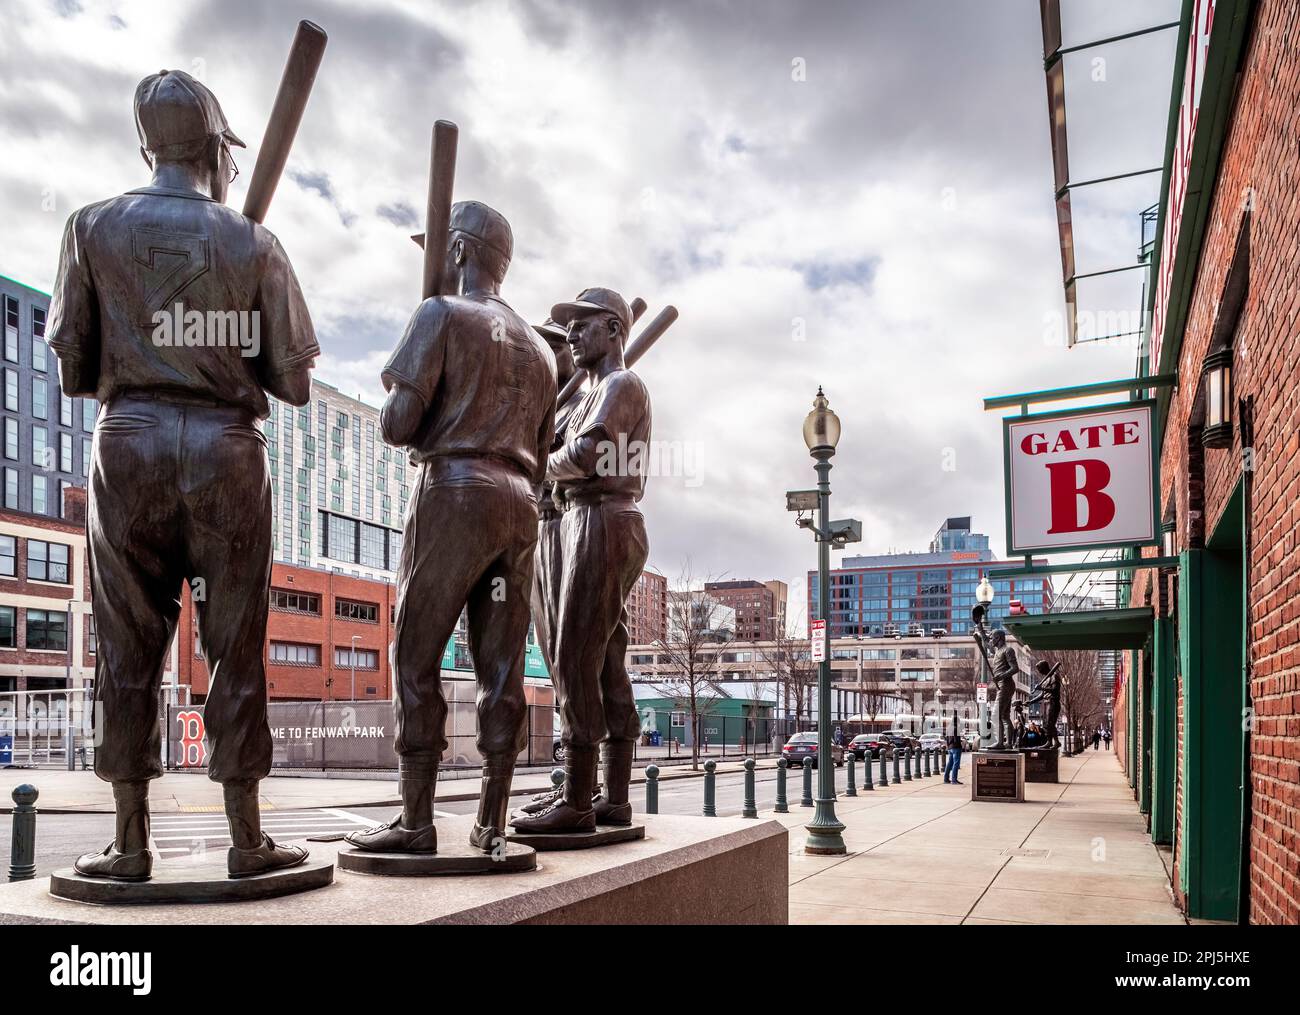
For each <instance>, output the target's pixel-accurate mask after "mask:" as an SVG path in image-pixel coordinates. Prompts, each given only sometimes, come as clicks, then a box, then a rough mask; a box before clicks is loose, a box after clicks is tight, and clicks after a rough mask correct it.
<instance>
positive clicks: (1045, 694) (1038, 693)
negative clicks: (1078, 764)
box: [1025, 659, 1061, 750]
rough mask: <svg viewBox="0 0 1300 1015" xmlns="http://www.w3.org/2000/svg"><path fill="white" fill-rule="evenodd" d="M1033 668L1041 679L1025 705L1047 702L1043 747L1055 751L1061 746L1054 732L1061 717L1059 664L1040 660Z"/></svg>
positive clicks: (1059, 739)
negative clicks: (1045, 739) (1045, 740)
mask: <svg viewBox="0 0 1300 1015" xmlns="http://www.w3.org/2000/svg"><path fill="white" fill-rule="evenodd" d="M1034 668H1035V669H1036V670H1038V672H1039V674H1040V675H1041V676H1042V679H1041V680H1040V681H1039V682H1038V686H1037V687H1036V688H1034V693H1033V694H1031V695H1030V696H1029V698H1028V700H1027V701H1026V702H1025V704H1026V705H1033V704H1034V703H1036V702H1039V701H1046V702H1047V716H1046V717H1045V718H1044V720H1043V733H1044V734H1045V735H1046V737H1047V742H1046V743H1045V744H1044V745H1043V746H1044V747H1045V748H1046V749H1048V750H1055V749H1057V748H1059V747H1060V746H1061V738H1060V736H1059V735H1058V734H1057V732H1056V723H1057V720H1058V719H1060V717H1061V664H1060V663H1056V664H1054V665H1049V664H1048V662H1047V660H1045V659H1040V660H1039V661H1038V663H1037V664H1036V665H1035V667H1034Z"/></svg>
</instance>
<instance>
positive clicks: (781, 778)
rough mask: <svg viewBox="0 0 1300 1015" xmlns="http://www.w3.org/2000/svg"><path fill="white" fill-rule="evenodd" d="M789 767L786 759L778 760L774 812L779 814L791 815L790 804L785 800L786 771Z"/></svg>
mask: <svg viewBox="0 0 1300 1015" xmlns="http://www.w3.org/2000/svg"><path fill="white" fill-rule="evenodd" d="M789 767H790V766H789V765H788V764H787V763H786V760H785V758H777V759H776V806H775V807H773V808H772V810H773V811H775V812H776V813H777V814H789V813H790V804H789V801H787V800H786V798H785V777H786V769H788V768H789Z"/></svg>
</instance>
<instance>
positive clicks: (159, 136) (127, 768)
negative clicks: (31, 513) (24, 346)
mask: <svg viewBox="0 0 1300 1015" xmlns="http://www.w3.org/2000/svg"><path fill="white" fill-rule="evenodd" d="M317 31H319V30H317ZM320 40H321V41H320V43H319V45H320V46H323V33H320ZM313 73H314V71H313ZM306 86H307V87H310V80H308V81H307V82H306ZM286 94H289V98H290V100H292V98H293V96H292V95H291V94H290V93H286ZM300 99H301V101H302V102H305V92H304V93H303V94H301V95H300ZM289 104H290V105H292V102H290V103H289ZM297 114H298V115H300V114H301V105H299V106H298V108H297ZM135 121H136V128H137V131H138V133H139V137H140V150H141V153H142V155H143V156H144V159H145V162H146V163H147V164H148V165H149V166H150V168H151V169H152V171H153V179H152V181H151V182H150V184H149V185H148V186H147V187H141V188H139V189H137V190H132V191H129V192H127V193H126V194H124V195H122V196H120V197H114V198H110V199H109V200H107V201H102V202H100V203H98V204H92V205H88V206H86V207H84V208H81V209H79V210H78V211H76V212H74V213H73V215H72V217H71V219H70V220H69V221H68V225H67V228H66V231H65V233H64V238H63V249H62V253H61V256H60V261H59V271H58V278H57V280H56V282H55V288H54V295H53V299H52V301H51V308H50V330H49V335H48V340H49V344H50V346H51V347H52V348H53V350H54V352H55V355H56V356H57V357H58V360H59V372H60V377H61V381H62V385H63V391H64V393H65V394H67V395H68V396H78V395H80V396H86V397H96V398H98V399H99V400H100V401H101V402H102V403H103V405H104V410H103V412H102V413H101V415H100V417H99V421H98V423H97V424H96V427H95V442H94V454H93V458H92V464H91V473H90V480H89V487H90V491H89V505H88V518H87V530H88V537H89V555H90V572H91V584H92V586H93V588H94V592H95V596H94V613H95V626H96V634H97V637H98V643H99V651H98V653H97V654H96V663H95V704H96V736H97V737H98V740H99V742H98V745H97V747H96V749H95V771H96V774H98V775H99V777H100V778H101V779H104V780H106V781H109V782H111V783H112V784H113V799H114V803H115V808H116V815H117V826H116V833H115V836H114V839H113V841H112V842H111V843H110V844H109V845H108V846H107V847H106V848H105V849H104V850H103V851H102V852H100V853H90V854H87V855H85V856H83V857H81V858H80V859H79V860H78V861H77V862H76V864H75V870H76V871H77V872H78V873H80V874H82V875H86V876H90V877H103V878H111V879H114V880H121V881H146V880H148V879H149V878H150V876H151V873H152V868H153V862H152V855H151V853H150V852H149V803H148V785H149V780H151V779H156V778H158V777H159V776H160V775H161V774H162V765H161V761H160V759H161V757H162V751H161V743H160V733H159V723H158V706H159V691H160V687H161V683H162V676H163V669H164V666H165V664H166V659H167V652H168V649H169V647H170V645H171V642H172V638H173V637H174V635H175V633H176V621H177V618H178V616H179V614H180V608H181V606H180V597H179V594H178V593H179V592H180V590H181V586H182V583H183V582H185V581H188V582H189V583H190V585H191V588H192V590H193V597H194V605H195V612H196V614H197V616H198V626H199V640H200V643H201V645H202V647H203V655H204V658H205V659H206V660H207V665H208V669H209V672H210V674H211V686H210V689H209V691H208V696H207V700H206V703H205V708H204V723H205V725H206V727H207V736H208V742H209V749H210V751H209V765H208V775H209V777H210V778H212V779H213V780H215V781H217V782H220V783H221V784H222V786H223V790H224V796H225V809H226V817H227V819H228V820H229V824H230V836H231V840H232V843H233V844H232V846H231V847H230V849H229V853H228V857H227V866H228V870H229V874H230V876H231V877H244V876H248V875H255V874H263V873H266V872H269V871H274V870H277V869H281V868H286V867H292V866H296V865H298V864H301V863H303V862H304V861H305V860H306V859H307V853H306V851H305V850H303V849H301V848H299V847H296V846H280V845H277V844H276V843H275V842H274V841H273V840H272V839H271V837H270V836H269V835H267V834H266V833H265V832H263V831H262V828H261V819H260V815H259V812H258V782H259V780H261V779H262V778H263V777H265V776H266V775H267V773H268V771H269V770H270V767H271V733H270V730H269V728H268V725H267V711H266V701H267V692H266V674H265V670H264V663H263V658H264V654H265V639H266V622H267V605H268V604H267V595H268V592H267V590H268V587H269V584H270V576H271V481H270V476H269V470H268V462H267V452H266V439H265V437H264V436H263V435H262V432H261V430H260V429H259V427H258V421H259V420H260V419H263V418H265V417H266V416H267V414H268V407H267V399H266V395H267V393H270V394H272V395H274V396H275V397H276V398H279V399H280V400H282V401H284V402H287V403H288V404H290V405H303V404H305V403H306V402H307V401H308V398H309V396H310V387H311V369H312V366H313V363H314V361H315V358H316V356H317V355H318V353H319V351H320V350H319V347H318V346H317V344H316V338H315V335H314V333H313V330H312V323H311V318H310V316H309V314H308V312H307V306H306V304H305V303H304V301H303V297H302V292H301V290H300V289H299V286H298V281H297V279H296V278H295V277H294V272H293V268H292V267H291V265H290V264H289V259H288V257H286V256H285V253H284V251H283V250H282V249H281V247H280V244H279V242H278V241H277V240H276V238H275V237H274V236H273V235H271V233H270V232H268V231H267V230H266V229H264V228H263V227H262V226H261V225H259V224H258V222H257V221H256V220H255V219H253V218H247V217H245V216H244V215H241V214H240V213H239V212H237V211H235V210H233V209H231V208H228V207H226V205H225V203H224V202H225V199H226V191H227V187H228V186H229V184H230V181H231V180H232V179H233V178H234V176H235V172H236V170H235V167H234V161H233V159H232V157H231V147H232V146H236V147H243V142H242V141H240V139H239V138H238V137H236V136H235V134H234V133H233V132H232V131H231V130H230V127H229V126H228V125H227V123H226V118H225V115H224V114H223V113H222V111H221V106H220V104H219V103H218V102H217V99H216V96H214V95H213V94H212V92H211V91H209V90H208V89H207V88H206V87H205V86H204V85H203V84H201V83H200V82H199V81H197V80H195V79H194V78H192V77H191V76H190V75H188V74H186V73H184V72H183V71H160V72H159V73H157V74H152V75H150V76H149V77H147V78H145V79H144V80H143V81H142V82H140V85H139V87H138V88H137V89H136V93H135ZM296 123H297V120H296V119H294V122H293V125H294V126H296ZM271 133H272V132H271V131H270V130H268V137H269V136H270V135H271ZM291 139H292V130H290V131H289V132H288V134H287V135H285V134H283V132H282V133H281V137H280V141H281V142H282V150H287V144H288V140H291ZM265 147H266V146H264V148H265ZM281 165H282V163H281ZM260 169H261V166H260V160H259V173H258V174H257V176H258V177H259V181H255V182H259V187H258V189H259V192H260V193H261V194H262V201H261V210H262V212H264V211H265V204H266V201H269V196H270V190H272V189H273V188H274V179H273V178H272V179H271V180H270V181H269V189H268V187H267V186H266V184H267V182H268V181H267V180H266V179H265V178H261V174H260ZM274 173H275V174H278V167H277V168H275V169H274ZM250 193H251V188H250Z"/></svg>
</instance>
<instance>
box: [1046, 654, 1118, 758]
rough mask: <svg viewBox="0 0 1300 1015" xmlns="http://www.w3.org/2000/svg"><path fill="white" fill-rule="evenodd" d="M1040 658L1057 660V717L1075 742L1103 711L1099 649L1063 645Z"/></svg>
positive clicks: (1103, 699) (1104, 704)
mask: <svg viewBox="0 0 1300 1015" xmlns="http://www.w3.org/2000/svg"><path fill="white" fill-rule="evenodd" d="M1042 658H1043V659H1044V660H1045V661H1046V662H1047V663H1048V664H1049V665H1055V664H1056V663H1060V664H1061V678H1062V679H1061V718H1062V719H1064V720H1065V722H1066V726H1067V728H1068V729H1070V730H1071V731H1072V732H1073V738H1072V739H1073V741H1074V743H1075V744H1076V745H1078V744H1080V743H1081V742H1082V737H1083V731H1084V730H1086V729H1091V728H1092V727H1094V726H1095V725H1096V724H1097V723H1098V721H1100V720H1101V719H1102V718H1103V717H1104V716H1105V715H1106V695H1105V692H1104V690H1103V688H1102V680H1101V653H1100V652H1098V651H1096V650H1095V649H1067V650H1062V651H1059V652H1044V653H1043V654H1042Z"/></svg>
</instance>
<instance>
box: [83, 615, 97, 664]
mask: <svg viewBox="0 0 1300 1015" xmlns="http://www.w3.org/2000/svg"><path fill="white" fill-rule="evenodd" d="M98 648H99V640H98V639H97V638H96V636H95V615H94V614H93V613H91V614H88V615H87V616H86V651H87V652H89V653H90V654H91V655H92V656H93V655H94V654H95V652H96V650H97V649H98Z"/></svg>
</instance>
